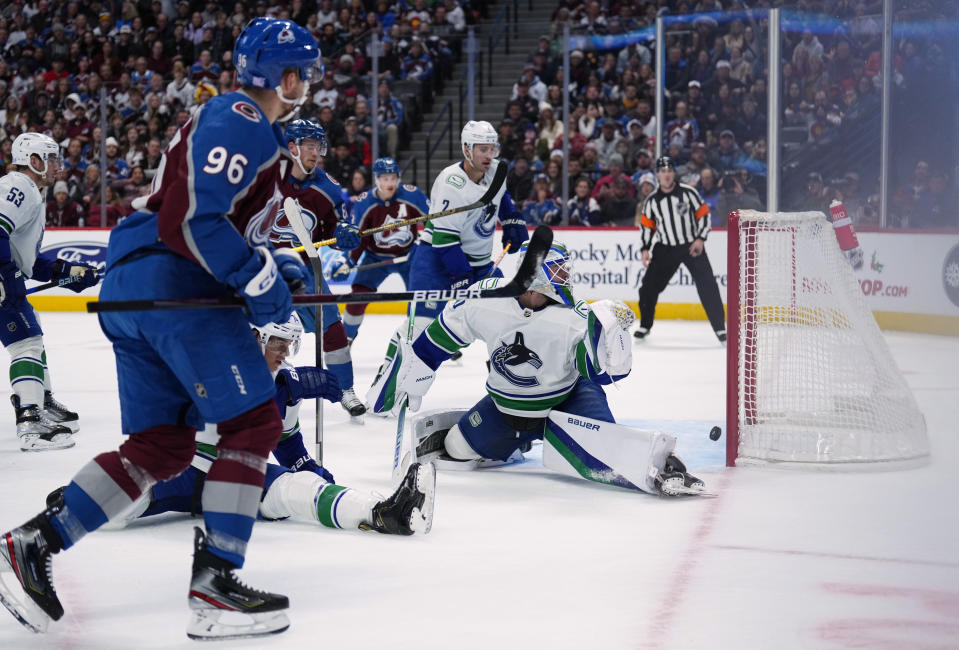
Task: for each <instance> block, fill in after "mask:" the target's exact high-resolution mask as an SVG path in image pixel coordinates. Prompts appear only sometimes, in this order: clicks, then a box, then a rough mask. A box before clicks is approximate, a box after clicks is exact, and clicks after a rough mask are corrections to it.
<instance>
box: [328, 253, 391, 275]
mask: <svg viewBox="0 0 959 650" xmlns="http://www.w3.org/2000/svg"><path fill="white" fill-rule="evenodd" d="M408 259H410V254H409V253H407V254H406V255H403V256H402V257H394V258H393V259H389V260H380V261H379V262H372V263H370V264H364V265H362V266H354V267H353V268H351V269H350V270H349V271H346V272H343V273H334V274H333V275H331V276H328V277H330V278H336V277H340V276H345V275H349V274H350V273H351V272H353V271H366V270H368V269H378V268H380V267H381V266H391V265H393V264H402V263H403V262H405V261H406V260H408Z"/></svg>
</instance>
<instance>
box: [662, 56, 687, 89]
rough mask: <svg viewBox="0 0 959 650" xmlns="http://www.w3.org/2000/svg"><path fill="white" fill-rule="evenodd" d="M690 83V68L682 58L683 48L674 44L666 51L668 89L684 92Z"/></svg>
mask: <svg viewBox="0 0 959 650" xmlns="http://www.w3.org/2000/svg"><path fill="white" fill-rule="evenodd" d="M688 83H689V68H688V67H687V64H686V60H685V59H683V58H682V50H681V49H680V48H679V47H678V46H676V45H674V46H672V47H670V48H669V49H668V50H667V51H666V89H667V90H668V91H669V92H670V93H682V92H683V91H684V90H686V87H687V84H688Z"/></svg>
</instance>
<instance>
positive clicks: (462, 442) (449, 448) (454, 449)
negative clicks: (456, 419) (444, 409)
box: [443, 424, 483, 460]
mask: <svg viewBox="0 0 959 650" xmlns="http://www.w3.org/2000/svg"><path fill="white" fill-rule="evenodd" d="M443 446H444V447H446V453H447V454H449V456H450V458H455V459H456V460H473V459H474V458H482V457H483V456H482V455H480V454H479V453H477V452H476V450H475V449H473V448H472V447H470V443H468V442H467V441H466V438H464V437H463V432H462V431H460V426H459V425H458V424H454V425H453V427H452V428H451V429H450V430H449V432H448V433H447V434H446V438H444V439H443Z"/></svg>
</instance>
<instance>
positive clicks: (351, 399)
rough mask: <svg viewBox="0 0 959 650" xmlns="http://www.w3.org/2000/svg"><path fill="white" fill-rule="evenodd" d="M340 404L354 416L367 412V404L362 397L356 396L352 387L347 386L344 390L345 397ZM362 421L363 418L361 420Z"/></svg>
mask: <svg viewBox="0 0 959 650" xmlns="http://www.w3.org/2000/svg"><path fill="white" fill-rule="evenodd" d="M340 405H341V406H342V407H343V409H344V410H345V411H346V412H347V413H349V414H350V417H352V418H358V417H360V416H362V415H363V414H364V413H366V406H365V405H364V404H363V402H361V401H360V398H359V397H357V396H356V393H355V392H354V391H353V389H352V388H347V389H346V390H344V391H343V399H341V400H340ZM360 422H362V420H360Z"/></svg>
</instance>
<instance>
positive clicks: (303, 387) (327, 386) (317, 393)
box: [276, 366, 343, 406]
mask: <svg viewBox="0 0 959 650" xmlns="http://www.w3.org/2000/svg"><path fill="white" fill-rule="evenodd" d="M276 386H277V394H278V395H279V393H280V391H281V390H282V389H284V388H285V390H286V395H287V399H286V403H287V405H288V406H292V405H293V404H296V403H297V402H299V401H300V400H302V399H314V398H317V397H322V398H325V399H327V400H329V401H331V402H339V401H340V400H341V399H343V391H342V390H341V389H340V382H339V381H337V379H336V376H335V375H334V374H333V373H331V372H330V371H328V370H323V369H321V368H316V367H314V366H300V367H298V368H294V369H290V368H282V369H280V372H279V373H278V374H277V376H276Z"/></svg>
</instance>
